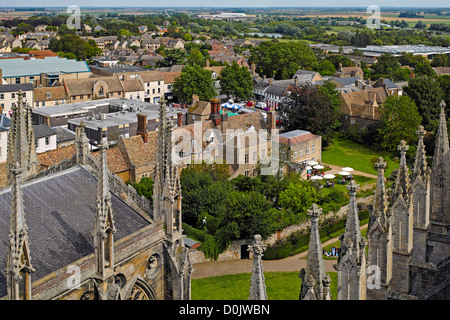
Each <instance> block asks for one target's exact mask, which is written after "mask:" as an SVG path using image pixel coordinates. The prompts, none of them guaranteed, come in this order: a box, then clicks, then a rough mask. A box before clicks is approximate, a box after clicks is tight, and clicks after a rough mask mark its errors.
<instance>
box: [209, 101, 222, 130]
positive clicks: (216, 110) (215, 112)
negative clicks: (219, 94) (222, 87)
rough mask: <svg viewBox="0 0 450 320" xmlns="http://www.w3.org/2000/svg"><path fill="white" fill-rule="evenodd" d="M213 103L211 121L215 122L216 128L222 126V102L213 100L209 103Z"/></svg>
mask: <svg viewBox="0 0 450 320" xmlns="http://www.w3.org/2000/svg"><path fill="white" fill-rule="evenodd" d="M209 102H210V103H211V115H210V117H209V118H210V119H211V120H212V121H213V122H214V125H215V126H219V125H220V100H219V99H211V100H210V101H209Z"/></svg>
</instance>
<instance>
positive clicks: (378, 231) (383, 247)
mask: <svg viewBox="0 0 450 320" xmlns="http://www.w3.org/2000/svg"><path fill="white" fill-rule="evenodd" d="M386 165H387V163H386V162H385V161H384V159H383V158H381V157H380V158H378V160H377V162H376V163H375V168H376V169H377V171H378V176H377V185H376V189H375V198H374V206H373V210H372V213H371V215H370V220H369V226H368V229H367V239H368V248H367V249H368V250H367V265H368V266H369V267H368V271H367V272H368V277H367V299H368V300H387V296H388V293H389V291H390V286H391V281H392V217H391V216H390V211H388V202H387V195H386V186H385V184H384V169H385V168H386ZM369 273H370V274H369Z"/></svg>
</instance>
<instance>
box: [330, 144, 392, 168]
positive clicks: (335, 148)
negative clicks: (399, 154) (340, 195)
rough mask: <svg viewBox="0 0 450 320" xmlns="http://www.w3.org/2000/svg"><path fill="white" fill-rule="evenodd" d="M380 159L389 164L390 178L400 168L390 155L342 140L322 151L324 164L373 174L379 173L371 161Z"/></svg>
mask: <svg viewBox="0 0 450 320" xmlns="http://www.w3.org/2000/svg"><path fill="white" fill-rule="evenodd" d="M378 157H383V158H384V160H385V161H387V163H388V166H387V168H386V172H385V176H389V175H390V174H391V172H392V170H394V169H397V168H398V166H399V163H398V162H395V161H393V159H392V157H391V156H390V155H387V154H384V153H383V152H380V151H377V150H375V149H371V148H368V147H366V146H364V145H361V144H359V143H356V142H353V141H349V140H344V139H340V138H336V139H334V140H333V143H332V144H331V145H330V146H329V147H328V148H326V149H325V150H323V151H322V162H323V163H327V164H334V165H337V166H341V167H352V168H353V169H354V170H357V171H361V172H366V173H371V174H376V173H377V171H376V170H375V168H374V167H373V164H372V163H373V162H371V161H372V160H375V159H377V158H378Z"/></svg>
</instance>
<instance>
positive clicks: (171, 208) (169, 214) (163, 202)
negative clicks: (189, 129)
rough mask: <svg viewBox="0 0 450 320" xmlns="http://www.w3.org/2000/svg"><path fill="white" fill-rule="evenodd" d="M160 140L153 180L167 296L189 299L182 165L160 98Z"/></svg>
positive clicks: (188, 263)
mask: <svg viewBox="0 0 450 320" xmlns="http://www.w3.org/2000/svg"><path fill="white" fill-rule="evenodd" d="M158 120H159V124H158V142H157V144H158V145H157V151H156V164H155V174H154V183H153V217H154V220H155V222H156V221H163V223H164V229H165V233H166V235H165V240H164V247H165V251H166V253H167V259H166V265H167V266H166V270H167V272H166V293H165V299H167V300H188V299H190V297H191V273H192V267H191V262H190V260H189V255H188V249H187V248H186V247H185V246H184V242H183V237H184V236H183V235H182V233H183V229H182V221H181V182H180V172H179V168H178V167H177V166H176V165H175V164H174V162H173V157H172V153H173V152H175V151H174V147H173V143H174V142H173V140H172V136H173V124H172V123H170V119H169V118H168V117H167V111H166V105H165V102H164V100H160V110H159V119H158Z"/></svg>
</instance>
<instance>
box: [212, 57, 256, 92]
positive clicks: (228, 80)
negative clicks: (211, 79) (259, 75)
mask: <svg viewBox="0 0 450 320" xmlns="http://www.w3.org/2000/svg"><path fill="white" fill-rule="evenodd" d="M219 80H220V93H221V94H226V95H227V97H228V98H230V97H233V98H234V99H247V98H250V97H251V96H252V95H253V93H252V91H253V81H252V75H251V73H250V71H248V69H247V68H246V67H244V66H239V65H238V64H237V62H236V61H233V62H232V63H231V64H229V65H227V66H226V67H225V68H224V69H222V71H221V72H220V77H219Z"/></svg>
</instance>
